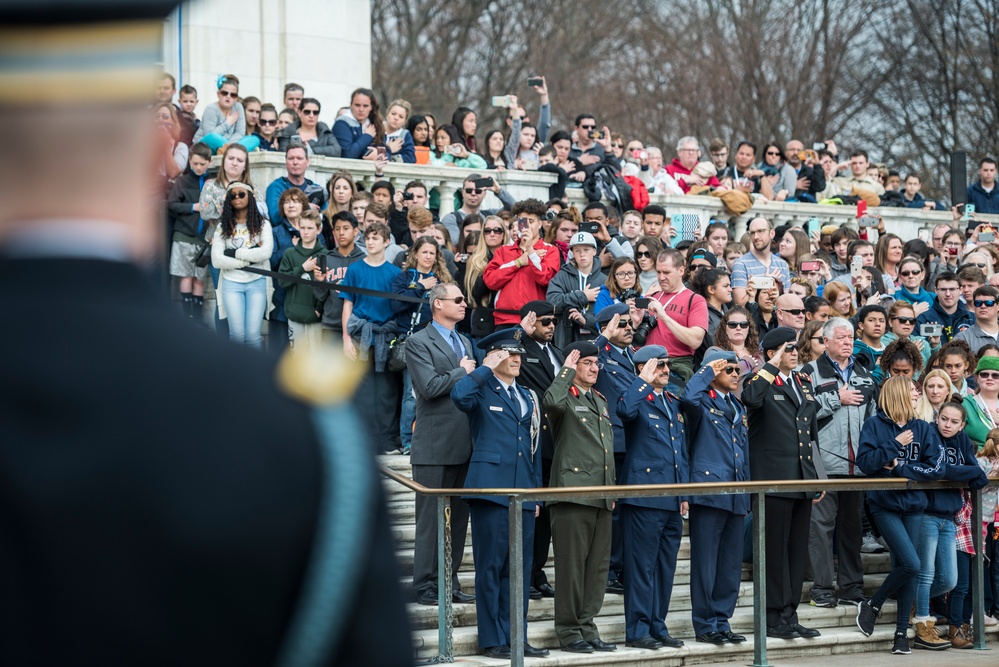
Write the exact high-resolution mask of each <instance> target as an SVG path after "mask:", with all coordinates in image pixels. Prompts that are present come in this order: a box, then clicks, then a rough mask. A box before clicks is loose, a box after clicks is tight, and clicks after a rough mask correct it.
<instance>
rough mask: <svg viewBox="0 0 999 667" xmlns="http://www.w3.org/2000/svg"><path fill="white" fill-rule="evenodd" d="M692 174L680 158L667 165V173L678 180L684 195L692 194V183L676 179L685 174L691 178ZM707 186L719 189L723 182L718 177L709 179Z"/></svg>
mask: <svg viewBox="0 0 999 667" xmlns="http://www.w3.org/2000/svg"><path fill="white" fill-rule="evenodd" d="M690 172H691V170H690V169H687V168H686V167H684V166H683V165H682V164H680V158H673V161H672V162H671V163H669V164H668V165H666V173H667V174H669V175H670V176H672V177H673V178H674V179H676V182H677V183H679V184H680V189H681V190H683V193H684V194H686V193H688V192H690V183H688V182H687V181H685V180H683V179H682V178H676V177H677V174H684V175H686V176H689V175H690ZM707 185H710V186H711V187H713V188H717V187H718V186H719V185H721V181H719V180H718V177H717V176H712V177H711V178H710V179H708V182H707Z"/></svg>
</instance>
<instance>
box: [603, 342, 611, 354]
mask: <svg viewBox="0 0 999 667" xmlns="http://www.w3.org/2000/svg"><path fill="white" fill-rule="evenodd" d="M604 352H610V343H607V345H605V346H604Z"/></svg>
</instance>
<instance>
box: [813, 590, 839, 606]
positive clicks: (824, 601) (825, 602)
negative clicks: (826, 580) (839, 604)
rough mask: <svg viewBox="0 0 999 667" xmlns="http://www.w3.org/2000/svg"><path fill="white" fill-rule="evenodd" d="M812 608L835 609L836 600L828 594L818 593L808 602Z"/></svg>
mask: <svg viewBox="0 0 999 667" xmlns="http://www.w3.org/2000/svg"><path fill="white" fill-rule="evenodd" d="M809 604H811V605H812V606H813V607H835V606H836V598H834V597H833V596H832V594H830V593H820V594H819V595H816V596H815V597H813V598H812V599H811V601H810V602H809Z"/></svg>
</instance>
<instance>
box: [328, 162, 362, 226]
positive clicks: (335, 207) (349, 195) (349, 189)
mask: <svg viewBox="0 0 999 667" xmlns="http://www.w3.org/2000/svg"><path fill="white" fill-rule="evenodd" d="M326 194H327V195H329V204H328V205H327V206H326V210H325V211H324V212H323V215H324V216H325V217H326V222H327V223H329V221H330V220H332V219H333V216H334V215H336V214H337V213H339V212H340V211H349V210H350V201H351V199H353V198H354V196H355V195H357V184H356V183H354V177H353V176H351V175H350V172H347V171H343V170H341V171H338V172H336V173H335V174H333V175H332V176H330V180H329V181H327V182H326Z"/></svg>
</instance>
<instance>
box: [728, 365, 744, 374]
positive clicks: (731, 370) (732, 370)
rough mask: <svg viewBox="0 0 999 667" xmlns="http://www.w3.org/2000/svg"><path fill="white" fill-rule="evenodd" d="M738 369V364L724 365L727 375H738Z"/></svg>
mask: <svg viewBox="0 0 999 667" xmlns="http://www.w3.org/2000/svg"><path fill="white" fill-rule="evenodd" d="M739 370H740V369H739V367H738V366H726V367H725V373H726V374H727V375H738V374H739Z"/></svg>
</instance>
